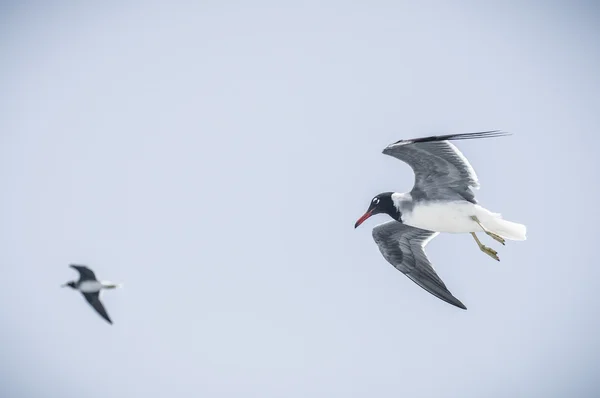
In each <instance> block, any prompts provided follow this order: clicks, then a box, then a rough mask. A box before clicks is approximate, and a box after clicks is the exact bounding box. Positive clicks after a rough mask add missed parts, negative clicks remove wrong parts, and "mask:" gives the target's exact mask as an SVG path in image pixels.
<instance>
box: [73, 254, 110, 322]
mask: <svg viewBox="0 0 600 398" xmlns="http://www.w3.org/2000/svg"><path fill="white" fill-rule="evenodd" d="M70 267H71V268H73V269H75V270H76V271H77V272H79V280H78V281H77V282H75V281H71V282H67V283H65V284H64V285H63V287H66V286H69V287H70V288H72V289H75V290H78V291H79V292H81V294H82V295H83V297H84V298H85V299H86V301H87V302H88V303H89V304H90V305H91V306H92V308H94V309H95V310H96V312H97V313H98V314H99V315H100V316H101V317H102V318H104V319H105V320H106V321H107V322H108V323H110V324H112V320H111V319H110V317H109V316H108V313H107V312H106V309H105V308H104V305H103V304H102V302H101V301H100V293H101V292H102V290H105V289H116V288H118V287H121V285H119V284H115V283H112V282H108V281H99V280H97V279H96V275H95V274H94V272H93V271H92V270H91V269H89V268H88V267H86V266H85V265H77V264H71V265H70Z"/></svg>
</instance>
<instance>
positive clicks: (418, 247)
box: [373, 221, 467, 310]
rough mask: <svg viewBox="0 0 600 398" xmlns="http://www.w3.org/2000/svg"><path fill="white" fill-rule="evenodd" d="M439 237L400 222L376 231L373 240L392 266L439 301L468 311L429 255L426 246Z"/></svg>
mask: <svg viewBox="0 0 600 398" xmlns="http://www.w3.org/2000/svg"><path fill="white" fill-rule="evenodd" d="M437 234H438V233H437V232H431V231H426V230H423V229H419V228H414V227H410V226H408V225H404V224H402V223H399V222H398V221H389V222H386V223H383V224H381V225H378V226H376V227H375V228H373V239H375V243H377V246H379V250H380V251H381V254H382V255H383V257H384V258H385V259H386V260H387V261H388V262H389V263H390V264H392V265H393V266H394V267H395V268H397V269H398V270H399V271H401V272H402V273H404V274H405V275H406V276H408V277H409V278H410V279H411V280H412V281H413V282H415V283H416V284H417V285H419V286H421V287H422V288H423V289H425V290H427V291H428V292H429V293H431V294H433V295H434V296H436V297H437V298H440V299H442V300H444V301H445V302H447V303H450V304H452V305H455V306H457V307H459V308H462V309H465V310H466V309H467V307H465V305H464V304H463V303H461V302H460V300H458V299H457V298H456V297H454V296H453V295H452V293H450V291H449V290H448V289H447V288H446V285H445V284H444V282H443V281H442V280H441V279H440V277H439V276H438V275H437V274H436V273H435V270H434V269H433V266H432V265H431V263H430V262H429V259H428V258H427V255H426V254H425V250H424V247H425V245H427V243H428V242H429V241H430V240H431V239H433V238H434V237H435V236H436V235H437Z"/></svg>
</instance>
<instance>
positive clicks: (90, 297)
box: [83, 292, 112, 325]
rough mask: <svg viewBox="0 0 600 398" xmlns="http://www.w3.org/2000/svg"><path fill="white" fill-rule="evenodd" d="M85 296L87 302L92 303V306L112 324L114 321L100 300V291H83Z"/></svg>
mask: <svg viewBox="0 0 600 398" xmlns="http://www.w3.org/2000/svg"><path fill="white" fill-rule="evenodd" d="M83 297H85V299H86V300H87V302H88V303H90V305H91V306H92V307H94V309H95V310H96V312H97V313H98V314H100V316H101V317H102V318H104V319H106V320H107V321H108V323H110V324H111V325H112V321H111V320H110V317H109V316H108V313H107V312H106V309H105V308H104V305H102V302H101V301H100V292H95V293H83Z"/></svg>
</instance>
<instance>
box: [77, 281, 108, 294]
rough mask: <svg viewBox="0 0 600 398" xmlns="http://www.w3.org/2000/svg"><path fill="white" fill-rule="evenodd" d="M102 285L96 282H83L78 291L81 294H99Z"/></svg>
mask: <svg viewBox="0 0 600 398" xmlns="http://www.w3.org/2000/svg"><path fill="white" fill-rule="evenodd" d="M101 288H102V285H101V284H100V282H98V281H84V282H81V284H80V285H79V290H80V291H81V292H83V293H95V292H99V291H100V289H101Z"/></svg>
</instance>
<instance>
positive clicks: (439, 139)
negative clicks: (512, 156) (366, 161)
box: [383, 130, 509, 203]
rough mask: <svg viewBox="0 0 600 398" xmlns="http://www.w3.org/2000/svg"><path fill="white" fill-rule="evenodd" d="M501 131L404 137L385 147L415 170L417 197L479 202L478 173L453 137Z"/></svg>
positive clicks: (474, 137)
mask: <svg viewBox="0 0 600 398" xmlns="http://www.w3.org/2000/svg"><path fill="white" fill-rule="evenodd" d="M504 135H509V134H508V133H505V132H502V131H500V130H495V131H482V132H479V133H466V134H448V135H440V136H431V137H424V138H415V139H410V140H400V141H398V142H396V143H394V144H391V145H389V146H388V147H387V148H385V149H384V150H383V153H384V154H386V155H390V156H393V157H395V158H397V159H400V160H402V161H403V162H405V163H407V164H408V165H409V166H410V167H411V168H412V169H413V171H414V173H415V185H414V186H413V189H412V191H411V194H412V195H413V198H414V199H419V198H427V199H440V200H452V199H464V200H467V201H469V202H472V203H477V201H476V200H475V194H474V193H473V191H472V189H477V188H479V182H478V180H477V174H475V170H473V167H472V166H471V165H470V164H469V161H468V160H467V158H465V156H464V155H463V154H462V153H461V152H460V151H459V150H458V148H456V146H454V144H452V143H450V142H449V140H469V139H477V138H490V137H501V136H504Z"/></svg>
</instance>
